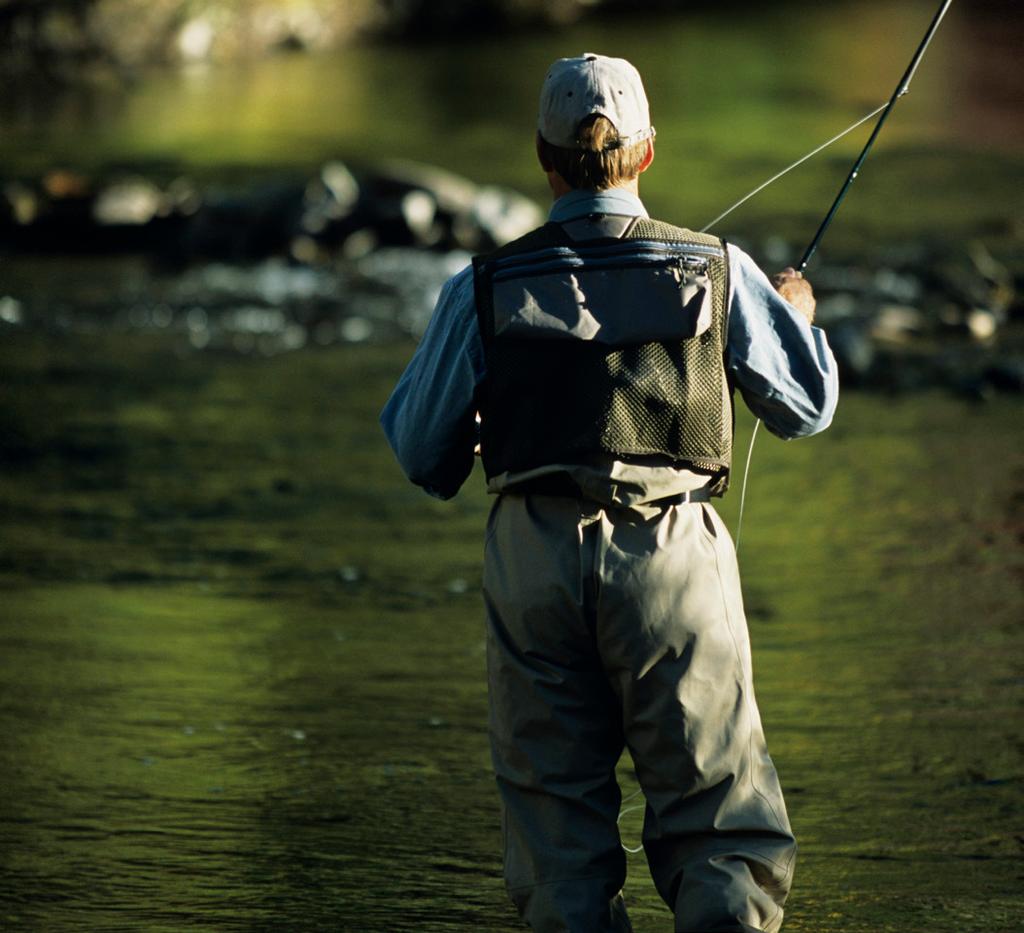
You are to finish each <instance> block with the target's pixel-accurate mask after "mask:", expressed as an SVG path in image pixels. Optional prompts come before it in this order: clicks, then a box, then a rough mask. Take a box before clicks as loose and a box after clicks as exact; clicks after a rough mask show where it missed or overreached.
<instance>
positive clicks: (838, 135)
mask: <svg viewBox="0 0 1024 933" xmlns="http://www.w3.org/2000/svg"><path fill="white" fill-rule="evenodd" d="M888 106H889V104H888V103H884V104H882V105H881V106H880V107H876V108H875V109H874V110H872V111H871V113H868V114H865V115H864V116H863V117H861V118H860V119H859V120H858V121H857V122H856V123H851V124H850V125H849V126H848V127H847V128H846V129H845V130H843V131H842V132H841V133H836V135H835V136H833V137H832V138H831V139H830V140H829V141H828V142H825V143H822V144H821V145H820V146H818V147H817V148H816V149H812V150H811V151H810V152H808V153H807V154H806V155H802V156H800V158H799V159H797V160H796V161H795V162H794V163H793V164H792V165H787V166H786V167H785V168H784V169H783V170H782V171H781V172H778V173H776V174H775V175H772V177H771V178H769V179H768V180H767V181H763V182H761V184H759V185H758V186H757V187H756V188H755V189H754V190H753V191H751V192H749V193H747V194H745V195H743V197H742V198H740V199H739V200H738V201H737V202H736V203H735V204H733V205H732V207H727V208H726V209H725V210H724V211H722V213H721V214H719V215H718V216H717V217H716V218H715V219H714V220H709V221H708V222H707V223H706V224H704V226H703V227H701V228H700V231H699V232H700V233H707V232H708V230H710V229H711V228H712V227H713V226H714V225H715V224H717V223H718V221H720V220H724V219H725V218H726V217H728V216H729V215H730V214H731V213H732V212H733V211H734V210H736V208H737V207H741V206H742V205H744V204H746V203H747V201H749V200H750V199H751V198H752V197H753V196H754V195H755V194H760V193H761V192H762V191H764V189H765V188H767V187H768V186H769V185H771V184H774V183H775V182H777V181H778V180H779V179H780V178H782V176H783V175H788V174H789V173H790V172H791V171H793V169H795V168H797V167H798V166H800V165H803V164H804V162H806V161H807V160H808V159H810V158H813V157H814V156H816V155H817V154H818V153H819V152H821V151H822V150H824V149H828V147H829V146H831V145H832V143H835V142H838V141H839V140H840V139H842V138H843V137H844V136H846V135H847V134H848V133H852V132H853V131H854V130H855V129H857V127H858V126H862V125H863V124H865V123H867V122H868V120H870V119H871V118H872V117H873V116H875V115H877V114H879V113H881V112H882V111H883V110H885V108H886V107H888Z"/></svg>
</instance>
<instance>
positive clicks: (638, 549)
mask: <svg viewBox="0 0 1024 933" xmlns="http://www.w3.org/2000/svg"><path fill="white" fill-rule="evenodd" d="M484 595H485V599H486V603H487V616H488V678H489V685H490V732H491V747H492V755H493V760H494V767H495V772H496V775H497V780H498V785H499V789H500V794H501V800H502V811H503V812H502V817H503V820H502V823H503V833H504V840H505V842H504V844H505V852H504V858H505V877H506V883H507V885H508V888H509V892H510V894H511V896H512V899H513V901H514V902H515V904H516V906H517V907H518V909H519V911H520V913H521V915H522V917H523V918H524V919H525V920H526V921H527V922H528V923H529V924H530V925H531V926H532V928H533V929H534V930H535V931H539V933H556V931H559V933H565V931H568V933H605V931H617V933H618V931H625V930H629V929H630V925H629V920H628V918H627V916H626V911H625V906H624V902H623V900H622V896H621V891H622V886H623V884H624V882H625V877H626V861H625V854H624V852H623V850H622V848H621V845H620V840H619V833H618V827H617V824H616V819H617V817H618V813H619V807H620V802H621V794H620V791H619V788H618V785H617V783H616V780H615V766H616V763H617V762H618V760H619V757H620V755H621V753H622V750H623V747H624V746H625V747H628V748H629V751H630V754H631V756H632V758H633V761H634V763H635V766H636V772H637V777H638V778H639V781H640V784H641V787H642V789H643V792H644V795H645V797H646V800H647V808H646V814H645V819H644V830H643V842H644V849H645V851H646V854H647V859H648V863H649V865H650V870H651V873H652V875H653V878H654V881H655V884H656V885H657V888H658V891H659V892H660V894H661V896H662V897H663V898H664V900H665V902H666V903H667V904H668V905H669V907H670V909H671V910H672V911H673V913H674V915H675V930H676V931H679V933H682V931H686V933H697V931H699V933H712V931H752V930H762V931H768V933H775V931H777V930H778V929H779V927H780V926H781V923H782V903H783V901H784V900H785V897H786V893H787V891H788V889H789V885H790V883H791V880H792V872H793V863H794V856H795V843H794V840H793V836H792V833H791V831H790V827H789V822H788V819H787V817H786V810H785V805H784V803H783V800H782V793H781V790H780V788H779V783H778V778H777V776H776V773H775V769H774V767H773V765H772V762H771V759H770V758H769V757H768V753H767V750H766V748H765V740H764V734H763V732H762V729H761V723H760V718H759V715H758V711H757V707H756V704H755V702H754V694H753V688H752V681H751V663H750V645H749V640H748V636H747V626H746V621H745V618H744V614H743V604H742V598H741V594H740V585H739V575H738V571H737V566H736V559H735V555H734V552H733V546H732V542H731V540H730V538H729V535H728V532H727V530H726V528H725V526H724V524H723V523H722V521H721V519H720V518H719V517H718V515H717V514H716V513H715V511H714V509H713V508H712V507H711V505H710V504H708V503H683V504H678V505H660V504H648V505H633V506H622V505H601V504H599V503H597V502H594V501H590V500H587V499H582V498H578V497H571V496H559V495H540V494H534V493H526V494H518V493H516V492H515V491H514V490H509V491H508V492H506V493H504V494H502V495H500V496H499V498H498V501H497V502H496V503H495V505H494V508H493V510H492V512H491V516H490V520H489V522H488V528H487V543H486V548H485V569H484Z"/></svg>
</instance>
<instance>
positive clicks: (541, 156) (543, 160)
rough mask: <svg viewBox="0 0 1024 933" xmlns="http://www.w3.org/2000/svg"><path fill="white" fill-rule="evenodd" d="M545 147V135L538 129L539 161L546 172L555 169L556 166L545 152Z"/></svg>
mask: <svg viewBox="0 0 1024 933" xmlns="http://www.w3.org/2000/svg"><path fill="white" fill-rule="evenodd" d="M545 147H546V143H545V142H544V137H543V136H541V135H540V130H538V131H537V161H538V162H540V167H541V168H542V169H544V171H545V172H553V171H554V170H555V167H554V166H553V165H552V164H551V162H550V161H548V158H547V155H546V153H545Z"/></svg>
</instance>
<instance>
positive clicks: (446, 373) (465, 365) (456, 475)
mask: <svg viewBox="0 0 1024 933" xmlns="http://www.w3.org/2000/svg"><path fill="white" fill-rule="evenodd" d="M482 378H483V346H482V343H481V340H480V330H479V327H478V325H477V320H476V306H475V302H474V298H473V270H472V267H467V268H466V269H463V270H462V271H461V272H459V273H458V274H457V275H455V276H453V277H452V278H451V279H449V280H448V282H447V283H446V284H445V286H444V288H443V289H442V290H441V294H440V297H439V298H438V300H437V305H436V306H435V308H434V313H433V314H432V315H431V318H430V323H429V324H428V325H427V329H426V331H425V332H424V334H423V339H422V340H421V341H420V344H419V346H418V347H417V348H416V352H415V353H414V354H413V357H412V359H411V360H410V362H409V365H408V366H407V367H406V369H405V372H404V373H403V374H402V377H401V379H399V381H398V384H397V385H396V386H395V389H394V391H393V392H392V393H391V397H390V398H389V399H388V401H387V404H386V405H385V406H384V410H383V411H382V412H381V416H380V423H381V427H382V428H383V429H384V434H385V435H386V436H387V439H388V443H389V444H390V445H391V449H392V450H393V451H394V453H395V456H396V457H397V459H398V463H399V465H400V466H401V467H402V470H403V471H404V472H405V474H406V476H408V477H409V479H410V480H411V481H412V482H413V483H415V484H416V485H418V486H422V487H423V489H424V490H425V491H426V492H428V493H430V494H431V495H432V496H435V497H437V498H438V499H450V498H451V497H452V496H454V495H455V494H456V493H457V492H458V491H459V489H460V488H461V486H462V484H463V483H464V482H465V481H466V478H467V477H468V476H469V474H470V473H471V472H472V470H473V448H474V446H475V444H476V435H477V432H476V404H475V396H476V390H477V386H478V385H479V384H480V381H481V380H482Z"/></svg>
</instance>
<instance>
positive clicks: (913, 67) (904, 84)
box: [797, 0, 953, 273]
mask: <svg viewBox="0 0 1024 933" xmlns="http://www.w3.org/2000/svg"><path fill="white" fill-rule="evenodd" d="M952 2H953V0H943V2H942V4H941V5H940V6H939V9H938V11H937V12H936V14H935V16H934V17H933V18H932V22H931V25H930V26H929V27H928V31H927V32H926V33H925V34H924V38H923V39H922V40H921V44H920V45H919V46H918V47H917V51H916V52H915V53H914V57H913V58H912V59H911V60H910V64H909V65H908V66H907V70H906V71H905V72H904V73H903V77H902V78H900V83H899V84H897V85H896V90H895V91H893V94H892V97H890V98H889V103H888V104H887V105H886V107H885V109H884V110H883V111H882V115H881V116H880V117H879V118H878V122H877V123H876V124H875V128H874V129H873V130H872V131H871V136H870V137H868V141H867V142H866V143H865V144H864V148H863V149H862V150H861V152H860V155H859V156H857V161H856V162H854V163H853V168H852V169H850V174H849V175H847V176H846V181H845V182H843V186H842V187H841V188H840V189H839V194H837V195H836V199H835V200H834V201H833V202H832V206H831V207H830V208H829V210H828V213H827V214H826V215H825V219H824V220H823V221H822V222H821V226H819V227H818V232H817V233H815V234H814V239H813V240H811V242H810V244H809V245H808V247H807V249H806V250H804V254H803V256H802V257H801V258H800V265H799V266H797V272H801V273H802V272H803V271H804V269H806V268H807V263H809V262H810V261H811V257H812V256H813V255H814V253H815V251H816V250H817V249H818V245H819V244H820V243H821V238H822V237H823V236H824V235H825V231H826V230H828V228H829V225H830V224H831V223H832V218H833V217H835V216H836V211H838V210H839V205H840V204H842V203H843V198H845V197H846V192H847V191H849V190H850V186H851V185H852V184H853V183H854V181H856V179H857V176H858V175H859V174H860V167H861V166H862V165H863V164H864V160H865V159H866V158H867V157H868V153H869V152H870V151H871V147H872V146H873V145H874V144H875V140H876V139H877V138H878V134H879V133H880V132H881V131H882V126H883V125H884V124H885V121H886V120H887V119H888V117H889V114H890V113H892V108H893V107H895V106H896V101H898V100H899V99H900V98H901V97H902V96H903V95H904V94H906V93H907V91H909V90H910V82H911V81H912V80H913V78H914V72H915V71H917V66H918V65H920V64H921V59H922V58H923V57H924V53H925V50H926V49H927V48H928V45H929V43H930V42H931V41H932V36H934V35H935V30H937V29H938V28H939V23H941V22H942V17H944V16H945V15H946V10H948V9H949V7H950V4H951V3H952Z"/></svg>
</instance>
